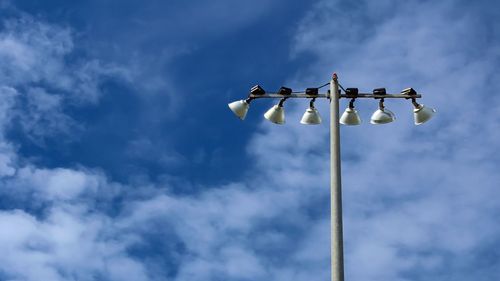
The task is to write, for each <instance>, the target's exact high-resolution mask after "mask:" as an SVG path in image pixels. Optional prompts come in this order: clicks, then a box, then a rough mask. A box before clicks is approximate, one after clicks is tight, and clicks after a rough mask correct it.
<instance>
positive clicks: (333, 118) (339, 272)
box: [330, 73, 344, 281]
mask: <svg viewBox="0 0 500 281" xmlns="http://www.w3.org/2000/svg"><path fill="white" fill-rule="evenodd" d="M339 100H340V96H339V82H338V77H337V74H335V73H334V74H333V77H332V81H331V82H330V211H331V214H330V219H331V222H330V224H331V241H330V244H331V263H332V265H331V270H332V281H344V243H343V241H344V239H343V231H342V229H343V227H342V185H341V177H340V174H341V172H340V171H341V170H340V128H339V127H340V126H339Z"/></svg>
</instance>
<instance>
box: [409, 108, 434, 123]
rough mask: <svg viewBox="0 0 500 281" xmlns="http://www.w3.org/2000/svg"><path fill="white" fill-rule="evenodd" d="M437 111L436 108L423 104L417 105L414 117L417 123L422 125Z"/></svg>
mask: <svg viewBox="0 0 500 281" xmlns="http://www.w3.org/2000/svg"><path fill="white" fill-rule="evenodd" d="M435 113H436V110H435V109H434V108H429V107H426V106H424V105H423V104H419V105H418V106H415V108H414V109H413V117H414V119H415V125H421V124H423V123H425V122H427V121H429V119H431V118H432V117H433V116H434V114H435Z"/></svg>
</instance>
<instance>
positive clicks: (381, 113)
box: [370, 108, 396, 125]
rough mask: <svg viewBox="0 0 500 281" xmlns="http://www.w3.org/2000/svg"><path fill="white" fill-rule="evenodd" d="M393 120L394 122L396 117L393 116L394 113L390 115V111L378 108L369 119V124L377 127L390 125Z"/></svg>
mask: <svg viewBox="0 0 500 281" xmlns="http://www.w3.org/2000/svg"><path fill="white" fill-rule="evenodd" d="M394 120H396V117H395V116H394V113H392V111H390V110H389V109H385V108H384V109H380V108H379V109H377V110H376V111H375V112H373V114H372V117H371V118H370V123H372V124H374V125H379V124H387V123H391V122H392V121H394Z"/></svg>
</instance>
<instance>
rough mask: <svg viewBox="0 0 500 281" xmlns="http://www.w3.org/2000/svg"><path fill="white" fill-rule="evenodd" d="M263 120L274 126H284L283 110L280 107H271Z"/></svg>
mask: <svg viewBox="0 0 500 281" xmlns="http://www.w3.org/2000/svg"><path fill="white" fill-rule="evenodd" d="M264 118H266V119H267V120H269V121H271V122H273V123H274V124H279V125H282V124H285V109H284V108H283V106H280V105H278V104H277V105H273V107H271V108H270V109H269V110H268V111H267V112H266V113H264Z"/></svg>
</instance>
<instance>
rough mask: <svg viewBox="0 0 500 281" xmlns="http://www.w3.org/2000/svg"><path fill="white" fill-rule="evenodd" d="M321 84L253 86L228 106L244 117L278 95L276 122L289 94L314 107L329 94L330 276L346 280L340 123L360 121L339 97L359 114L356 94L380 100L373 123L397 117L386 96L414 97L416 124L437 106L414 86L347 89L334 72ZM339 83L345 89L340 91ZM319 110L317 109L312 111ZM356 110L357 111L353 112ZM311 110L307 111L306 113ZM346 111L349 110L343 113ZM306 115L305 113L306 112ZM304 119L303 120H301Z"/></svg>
mask: <svg viewBox="0 0 500 281" xmlns="http://www.w3.org/2000/svg"><path fill="white" fill-rule="evenodd" d="M327 85H330V91H329V92H328V93H327V94H319V93H318V89H319V88H322V87H323V86H327ZM323 86H321V87H319V88H308V89H306V91H304V92H299V93H297V92H292V90H291V89H290V88H286V87H282V88H281V89H280V90H279V91H278V92H277V93H266V92H265V91H264V89H262V88H261V87H260V86H258V85H257V86H254V87H253V88H252V89H251V91H250V94H249V95H248V98H247V99H246V100H240V101H235V102H232V103H230V104H229V108H230V109H231V110H232V111H233V112H234V113H235V114H236V116H238V117H239V118H240V119H242V120H243V119H245V116H246V114H247V112H248V109H249V104H250V102H251V101H252V100H254V99H261V98H279V99H281V100H280V102H279V104H278V105H275V106H274V107H273V108H271V109H270V110H269V111H268V112H266V114H265V115H264V116H265V117H266V119H268V120H270V121H271V122H273V123H277V124H284V121H285V120H284V118H285V116H284V111H283V104H284V102H285V101H286V100H287V99H289V98H310V99H311V104H310V108H309V109H311V110H312V109H314V107H313V103H314V101H315V100H316V99H318V98H326V99H329V100H330V175H331V176H330V211H331V218H330V219H331V280H332V281H344V249H343V227H342V188H341V158H340V128H339V127H340V126H339V123H342V124H345V125H358V124H359V119H358V121H357V122H352V121H349V119H348V118H346V119H345V120H343V119H342V118H340V119H339V116H340V113H339V100H340V99H341V98H349V99H351V102H350V103H349V108H348V109H350V110H351V111H350V112H351V113H350V114H356V116H357V112H356V111H353V110H354V101H355V99H357V98H369V99H378V100H379V109H378V110H377V111H376V112H375V113H374V114H373V115H372V118H371V123H372V124H385V123H389V122H392V121H393V120H394V116H393V113H392V112H390V111H389V110H387V109H385V107H384V99H386V98H399V99H411V102H412V104H413V106H414V110H413V112H414V118H415V124H416V125H420V124H422V123H424V122H426V121H428V120H429V119H430V118H431V117H432V116H433V114H434V113H435V112H436V111H435V110H434V109H431V108H428V107H425V106H424V105H421V104H418V103H417V101H416V99H417V98H421V97H422V96H421V95H420V94H417V92H416V91H415V90H413V89H412V88H407V89H404V90H403V91H401V93H400V94H386V92H385V89H384V88H379V89H375V90H374V91H373V93H358V89H357V88H348V89H347V90H346V89H344V88H342V86H340V84H339V81H338V77H337V74H335V73H334V74H333V76H332V79H331V81H330V82H329V83H327V84H325V85H323ZM339 86H340V88H342V90H343V91H344V94H341V92H340V91H339ZM311 112H312V114H316V113H315V112H316V111H315V109H314V111H310V112H309V113H311ZM353 112H354V113H353ZM307 113H308V111H306V114H307ZM346 113H347V110H346V112H345V113H344V114H346ZM304 116H305V115H304ZM318 117H319V115H318V116H317V117H316V118H315V119H311V120H314V121H312V122H311V123H307V122H306V123H303V124H319V122H320V121H321V119H320V118H318ZM301 123H302V122H301Z"/></svg>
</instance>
